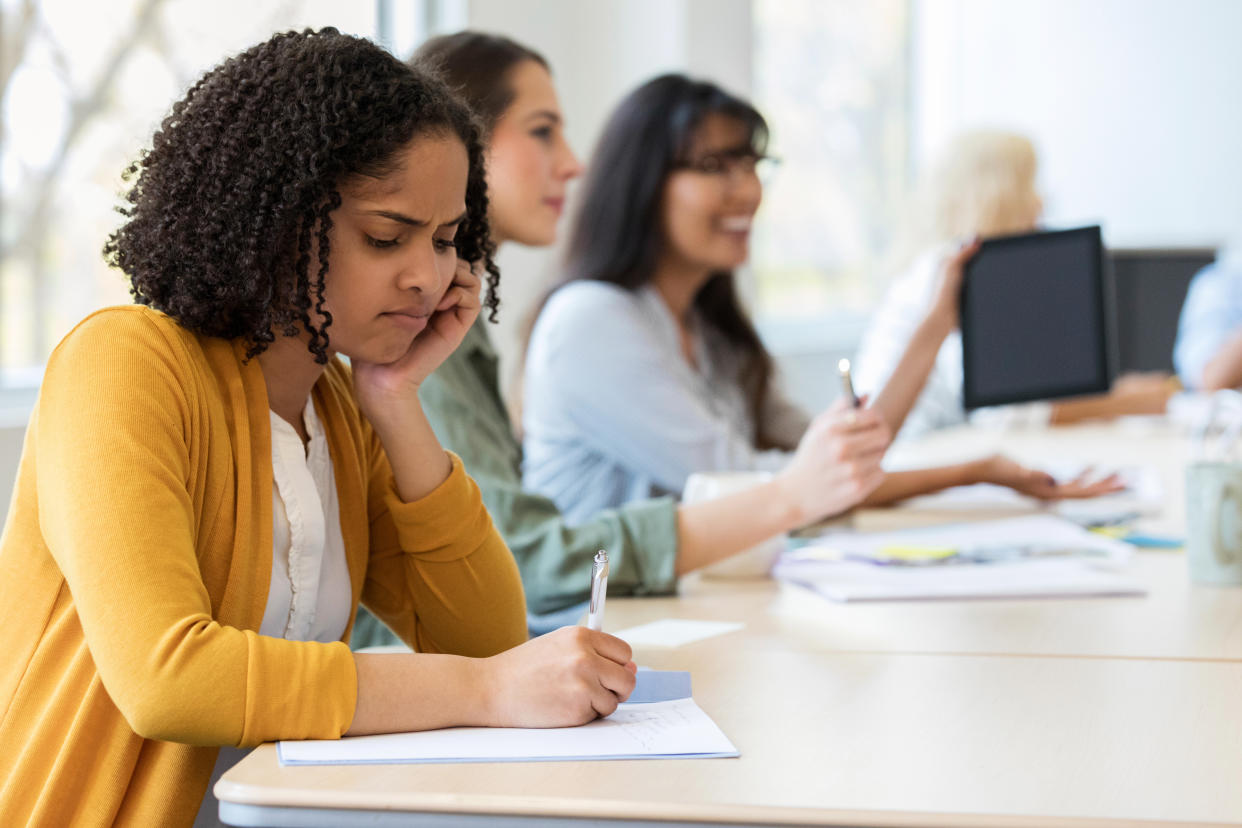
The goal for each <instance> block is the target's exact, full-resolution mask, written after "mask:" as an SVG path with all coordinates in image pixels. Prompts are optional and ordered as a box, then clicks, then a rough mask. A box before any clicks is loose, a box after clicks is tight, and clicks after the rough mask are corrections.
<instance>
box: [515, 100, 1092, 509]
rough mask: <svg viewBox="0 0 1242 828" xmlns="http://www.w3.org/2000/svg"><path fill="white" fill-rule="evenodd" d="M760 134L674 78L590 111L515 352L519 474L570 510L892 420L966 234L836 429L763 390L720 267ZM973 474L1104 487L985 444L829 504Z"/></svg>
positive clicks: (728, 103) (749, 336)
mask: <svg viewBox="0 0 1242 828" xmlns="http://www.w3.org/2000/svg"><path fill="white" fill-rule="evenodd" d="M767 136H768V131H767V124H766V122H765V121H764V119H763V117H762V116H761V115H760V113H759V112H758V111H757V110H756V109H755V108H754V107H753V106H751V105H750V104H749V103H747V102H746V101H744V100H741V99H739V98H737V97H735V96H733V95H730V94H729V93H727V92H725V91H724V90H722V89H721V88H719V87H718V86H716V85H714V84H712V83H710V82H706V81H697V80H694V79H691V78H688V77H685V76H684V75H664V76H661V77H658V78H655V79H653V80H651V81H649V82H647V83H645V84H643V85H642V86H640V87H639V88H638V89H636V90H635V91H634V92H632V93H630V95H628V96H627V97H626V98H625V99H624V100H623V101H622V102H621V103H620V104H619V105H618V107H617V109H616V110H615V111H614V113H613V115H612V116H611V118H610V119H609V121H608V123H607V124H606V125H605V127H604V131H603V135H602V137H601V139H600V143H599V145H598V147H597V148H596V151H595V154H594V156H593V157H592V158H591V162H590V164H589V172H588V175H587V179H586V181H585V183H584V184H583V193H582V197H581V202H580V205H581V206H580V211H579V213H578V215H577V217H576V221H575V224H574V227H573V229H572V230H571V231H570V237H569V245H568V254H567V264H566V278H565V283H564V284H562V285H561V286H559V287H558V288H557V289H556V290H555V291H554V292H553V293H552V294H551V296H550V297H549V299H548V300H547V302H546V304H545V305H544V306H543V308H542V311H541V313H540V315H539V318H538V321H537V322H536V323H535V326H534V328H533V330H532V333H531V338H530V346H529V349H528V351H527V358H526V374H525V377H526V379H525V397H524V407H523V408H524V410H523V415H524V416H523V426H524V435H525V441H524V444H523V448H524V463H523V483H524V484H525V486H526V488H527V489H530V490H533V491H536V492H539V493H541V494H543V495H545V496H546V497H549V498H551V499H552V500H553V501H554V502H555V503H556V505H557V506H558V507H559V508H560V510H561V511H562V512H563V513H564V514H565V516H566V517H567V518H568V519H569V520H570V521H571V522H572V521H577V520H581V519H584V518H585V517H586V516H587V515H590V514H593V513H596V512H598V511H599V510H601V509H606V508H610V507H615V506H618V505H620V504H623V503H626V502H629V501H632V500H634V499H635V498H642V497H651V496H653V495H659V494H663V493H677V492H680V491H681V490H682V488H683V487H684V486H685V483H686V480H687V478H688V477H689V475H690V474H691V473H693V472H698V471H736V470H767V471H773V472H783V471H784V470H786V469H788V468H789V467H790V465H792V464H794V463H796V462H798V456H799V455H800V454H801V453H802V449H801V447H802V446H804V445H805V444H806V443H807V441H808V440H809V439H812V438H813V436H814V435H815V433H816V431H817V430H819V429H825V428H827V429H840V430H846V431H848V430H849V429H851V428H852V429H857V428H859V427H860V426H861V425H863V424H871V423H875V422H877V421H880V420H882V421H883V423H884V424H885V426H886V430H885V433H886V435H887V434H888V433H889V432H888V429H891V430H892V431H896V430H898V429H900V428H901V423H902V420H903V419H904V418H905V416H906V412H908V411H909V408H910V406H911V405H912V404H913V403H914V400H915V399H916V398H917V396H918V392H919V389H920V388H921V387H922V385H923V382H924V381H925V379H926V377H927V374H928V371H929V370H930V368H931V364H932V361H933V360H934V359H935V354H936V351H937V349H938V348H939V346H940V343H941V342H943V341H944V338H945V337H946V336H947V335H948V334H949V332H950V331H952V330H953V329H954V328H955V327H956V325H957V297H958V292H959V286H960V284H961V278H962V276H961V273H962V266H963V263H964V262H965V261H966V260H967V259H968V258H969V257H970V256H971V255H973V253H974V251H975V249H976V246H975V245H974V244H965V245H960V246H959V247H957V248H956V249H955V250H954V251H953V253H952V254H951V255H949V256H946V257H945V259H944V261H943V263H942V266H941V268H940V271H939V273H938V274H937V277H938V278H937V289H936V292H935V293H934V295H933V297H932V299H931V301H929V302H928V304H927V309H926V311H925V313H924V315H923V316H922V317H921V318H920V321H919V326H918V331H917V335H916V336H914V337H912V338H911V340H910V344H909V346H908V347H907V348H906V349H905V351H904V352H903V355H902V359H901V361H900V362H899V364H898V365H897V367H896V369H895V370H894V371H893V375H892V378H891V379H890V381H889V382H888V383H887V384H886V385H885V386H884V387H883V389H881V390H880V391H879V392H878V393H877V394H876V395H875V398H874V404H873V405H872V406H871V407H868V408H866V409H863V410H861V411H858V412H853V414H852V416H853V417H855V418H856V419H855V421H854V424H853V425H849V422H850V419H849V417H843V416H842V414H841V412H839V411H833V410H832V409H831V408H830V409H829V410H827V411H825V412H822V413H820V414H819V415H818V416H815V417H812V416H810V415H809V414H808V413H807V412H804V411H802V410H801V409H800V408H798V407H797V406H795V405H794V404H792V403H791V402H790V401H788V400H787V399H786V398H785V397H784V396H783V395H782V394H781V393H780V390H779V388H778V384H777V383H776V382H775V381H774V369H773V364H772V359H771V356H770V355H769V354H768V352H767V350H766V348H765V347H764V345H763V342H762V341H761V340H760V338H759V335H758V333H757V332H756V330H755V328H754V326H753V324H752V323H751V321H750V318H749V316H748V314H747V313H746V311H745V309H744V308H743V307H742V305H741V302H740V301H739V298H738V294H737V288H736V283H735V279H734V269H735V268H737V267H740V266H741V265H742V264H743V263H745V261H746V259H747V256H748V254H749V242H750V230H751V222H752V219H753V217H754V215H755V213H756V211H757V210H758V208H759V203H760V201H761V199H762V197H763V186H762V182H761V181H760V177H759V174H758V171H757V165H758V163H759V162H760V161H761V160H763V158H764V153H765V150H766V143H767ZM828 381H829V380H828V378H825V382H828ZM871 449H872V450H873V451H875V450H876V448H875V447H874V446H872V447H871ZM883 450H884V446H880V447H879V449H878V451H879V452H880V453H882V452H883ZM847 456H848V455H847ZM837 465H838V466H840V465H842V464H839V463H838V464H837ZM978 482H989V483H998V484H1003V485H1008V486H1011V487H1013V488H1015V489H1017V490H1019V491H1021V492H1024V493H1027V494H1031V495H1034V496H1036V497H1045V498H1054V497H1069V496H1089V495H1092V494H1097V493H1101V492H1104V491H1108V490H1111V489H1112V488H1115V486H1116V481H1115V480H1108V481H1103V482H1102V483H1101V484H1100V485H1099V486H1090V485H1084V484H1083V483H1082V482H1081V481H1073V482H1071V483H1068V484H1064V485H1062V484H1058V483H1057V482H1056V481H1055V480H1053V479H1052V477H1051V476H1050V475H1048V474H1045V473H1043V472H1040V471H1037V470H1032V469H1026V468H1023V467H1021V466H1019V465H1018V464H1016V463H1014V462H1013V461H1011V460H1008V459H1006V458H1003V457H991V458H987V459H984V460H979V461H974V462H968V463H961V464H955V465H950V466H941V467H937V468H929V469H917V470H910V471H900V472H893V473H889V474H887V475H884V476H883V480H882V481H881V480H880V478H879V476H878V475H877V476H876V477H874V478H872V481H871V485H870V486H867V487H865V488H864V489H862V490H860V491H858V492H857V493H856V496H855V497H853V498H852V499H848V500H847V499H842V500H841V501H839V503H838V507H837V509H836V511H842V510H844V509H845V508H848V507H851V506H853V505H855V504H857V503H859V502H861V503H864V504H867V505H879V504H887V503H891V502H893V501H896V500H900V499H902V498H906V497H910V496H912V495H917V494H924V493H927V492H932V491H936V490H938V489H942V488H945V487H947V486H953V485H958V484H966V483H978ZM819 485H821V486H822V487H824V488H827V484H826V482H825V483H820V484H819Z"/></svg>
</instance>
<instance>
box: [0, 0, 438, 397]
mask: <svg viewBox="0 0 1242 828" xmlns="http://www.w3.org/2000/svg"><path fill="white" fill-rule="evenodd" d="M456 5H460V4H456ZM456 5H455V4H453V3H446V2H445V0H440V2H434V0H425V2H416V1H415V0H380V1H379V2H371V3H363V2H351V3H342V2H338V0H282V2H271V3H268V2H259V3H256V2H254V0H213V2H211V3H204V2H201V0H130V2H120V1H119V0H118V2H107V3H83V2H80V0H76V1H75V0H44V1H43V2H35V0H0V33H2V34H3V38H4V40H3V44H2V49H0V387H5V386H7V387H10V388H12V387H21V386H31V385H34V384H37V383H38V381H39V376H40V375H41V372H42V366H43V363H44V361H45V360H46V359H47V355H48V353H49V352H50V351H51V349H52V348H53V347H54V346H55V344H56V343H57V342H58V341H59V340H60V339H61V338H62V337H63V336H64V335H65V334H66V333H67V332H68V330H69V329H70V327H72V326H73V325H74V324H76V322H77V321H78V320H80V319H81V318H82V317H83V316H85V315H86V314H88V313H90V312H91V311H93V310H95V309H97V308H100V307H103V306H106V305H109V304H117V303H129V302H130V301H131V300H130V296H129V291H128V284H127V282H126V280H125V277H124V275H123V274H122V273H120V272H118V271H115V270H112V269H110V268H108V267H107V266H106V265H105V264H104V262H103V257H102V255H101V249H102V247H103V244H104V241H105V239H106V238H107V236H108V234H109V233H110V232H112V230H113V229H115V228H116V227H117V226H118V224H119V222H120V220H121V217H120V215H119V214H118V213H116V212H115V210H114V207H115V206H116V205H118V204H120V203H121V199H120V194H121V193H122V192H123V189H124V187H123V182H122V181H121V172H122V170H123V169H124V168H125V167H126V166H127V165H128V164H129V163H130V162H131V161H133V160H134V159H135V158H137V156H138V154H139V151H140V150H141V149H142V148H143V147H145V146H147V144H148V143H149V141H150V139H151V135H152V133H153V132H154V130H155V128H156V126H157V125H158V124H159V121H160V119H161V118H163V116H164V115H165V114H166V113H167V111H168V109H169V108H170V107H171V105H172V103H173V102H174V101H175V100H177V99H178V98H179V97H180V96H181V95H182V93H183V92H184V90H185V89H187V88H188V87H189V85H190V84H192V83H193V82H194V81H195V80H197V79H198V77H199V76H201V75H202V73H203V72H205V71H206V70H207V69H209V68H210V67H211V66H213V65H215V64H216V63H217V62H219V61H220V60H222V59H223V58H224V57H225V56H227V55H229V54H233V53H235V52H238V51H240V50H242V49H245V48H247V47H249V46H251V45H253V44H255V43H258V42H261V41H262V40H264V39H266V38H267V37H268V36H270V35H271V34H272V33H273V32H276V31H282V30H287V29H301V28H306V27H315V28H318V27H322V26H328V25H331V26H335V27H336V28H338V29H340V30H342V31H345V32H349V33H351V34H356V35H360V36H363V37H370V38H373V39H375V40H377V41H378V42H380V43H383V44H385V45H386V46H388V47H389V48H391V49H393V51H394V52H395V53H396V54H398V55H402V56H404V55H405V54H407V53H408V52H409V51H410V50H411V49H412V48H413V47H414V45H416V44H417V43H418V42H419V41H421V40H422V38H423V37H425V36H426V34H427V32H428V31H431V30H434V29H438V28H440V27H442V26H446V25H449V24H451V23H454V22H458V21H455V20H453V19H451V18H453V17H454V14H453V11H454V9H455V8H456ZM446 8H447V9H448V13H447V14H446V11H445V9H446ZM456 16H457V17H460V16H462V15H460V14H457V15H456Z"/></svg>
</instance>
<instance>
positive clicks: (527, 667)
mask: <svg viewBox="0 0 1242 828" xmlns="http://www.w3.org/2000/svg"><path fill="white" fill-rule="evenodd" d="M631 655H632V653H631V650H630V645H629V644H626V643H625V642H624V641H622V640H621V639H620V638H617V637H615V636H612V635H608V634H607V633H603V632H597V631H595V630H589V629H587V628H586V627H562V628H561V629H559V630H556V631H555V632H551V633H548V634H547V635H542V636H540V637H538V638H535V639H532V640H530V641H528V642H526V643H525V644H522V645H521V646H518V647H514V648H513V649H511V650H507V651H505V652H503V653H500V654H499V655H495V656H492V657H491V658H488V659H486V660H485V661H484V662H483V667H484V671H485V676H486V679H485V681H486V687H485V693H486V695H487V698H488V700H489V701H488V703H487V724H488V725H489V726H493V727H571V726H574V725H580V724H585V723H587V722H589V721H591V720H592V719H595V718H597V717H601V716H608V715H610V714H611V713H612V712H613V711H614V710H616V709H617V705H618V704H620V703H621V702H623V701H625V700H626V699H628V698H629V697H630V693H632V692H633V691H634V681H635V677H634V676H635V672H636V670H637V668H636V667H635V666H634V662H633V661H631V660H630V658H631Z"/></svg>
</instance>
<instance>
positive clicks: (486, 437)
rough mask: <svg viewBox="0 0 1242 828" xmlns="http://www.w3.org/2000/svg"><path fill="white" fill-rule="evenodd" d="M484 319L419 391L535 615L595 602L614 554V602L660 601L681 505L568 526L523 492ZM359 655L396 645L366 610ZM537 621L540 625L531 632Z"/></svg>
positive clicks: (604, 515) (646, 504)
mask: <svg viewBox="0 0 1242 828" xmlns="http://www.w3.org/2000/svg"><path fill="white" fill-rule="evenodd" d="M486 324H487V323H486V322H484V321H483V319H482V317H480V318H479V320H478V321H477V322H476V323H475V324H474V326H473V327H472V328H471V329H470V331H469V332H467V334H466V337H465V339H463V340H462V343H461V345H460V346H458V348H457V350H456V351H454V352H453V353H452V354H451V355H450V356H449V358H448V359H447V360H445V361H444V364H443V365H441V366H440V367H439V368H437V369H436V371H435V373H434V374H432V375H431V376H430V377H428V378H427V379H426V380H425V381H424V382H423V386H422V388H421V390H420V394H419V398H420V399H421V401H422V404H423V410H424V411H425V412H426V414H427V418H428V419H429V420H430V421H431V426H432V428H434V429H435V432H436V436H437V437H439V438H440V442H441V443H442V444H443V445H444V447H445V448H447V449H449V450H451V451H453V452H456V453H457V454H458V455H459V456H460V457H461V459H462V462H463V464H464V465H465V467H466V471H467V472H469V474H470V476H471V477H473V478H474V479H475V481H476V482H477V483H478V484H479V488H480V489H481V490H482V492H483V503H484V504H485V505H486V506H487V510H488V511H489V512H490V513H491V516H492V521H493V522H494V523H495V524H496V527H497V528H498V529H499V530H500V534H501V535H502V536H503V537H504V539H505V542H506V543H508V545H509V548H510V549H511V550H512V551H513V556H514V557H515V558H516V559H517V564H518V569H519V570H521V573H522V584H523V586H524V587H525V589H526V605H527V610H528V612H530V613H531V614H532V615H533V616H539V615H544V614H548V613H554V612H556V611H558V610H564V609H566V608H568V607H572V606H574V605H576V604H580V603H582V602H583V601H586V600H587V598H588V597H589V594H590V574H591V560H592V558H593V557H594V556H595V552H596V551H597V550H599V549H607V550H608V560H609V570H610V571H609V576H608V593H609V594H610V595H653V594H661V593H669V592H672V591H673V589H674V587H675V585H676V581H677V579H676V576H675V574H674V566H673V564H674V558H675V557H676V554H677V504H676V503H675V502H674V501H673V500H672V498H661V499H658V500H645V501H638V502H634V503H628V504H626V505H624V506H622V507H620V508H618V509H608V510H606V511H603V512H600V513H598V514H596V515H594V516H593V517H592V518H591V520H590V521H588V522H586V523H582V524H579V525H576V526H568V525H566V523H565V519H564V518H563V517H562V516H561V513H560V512H559V511H558V510H557V508H556V504H554V503H553V502H552V501H551V500H549V499H548V498H546V497H543V496H542V495H538V494H535V493H534V492H530V491H527V490H525V489H523V488H522V444H521V442H520V441H519V440H518V438H517V435H515V434H514V433H513V425H512V423H511V422H510V421H509V414H508V411H507V410H506V409H505V405H504V400H503V399H502V397H501V395H500V377H499V364H498V363H499V359H498V357H497V354H496V350H495V349H494V348H493V347H492V343H491V340H490V338H489V337H488V334H487V330H486V328H485V325H486ZM358 615H359V617H358V621H357V623H356V625H355V628H354V636H353V642H352V643H353V646H354V647H355V648H357V647H365V646H374V645H377V644H389V643H395V642H396V638H395V637H393V636H392V635H391V634H390V633H388V631H387V630H386V629H384V628H383V626H382V625H380V624H379V623H378V622H374V621H373V619H366V620H365V621H364V619H363V617H362V612H361V610H360V611H359V614H358ZM533 621H534V619H532V625H534V624H533Z"/></svg>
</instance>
